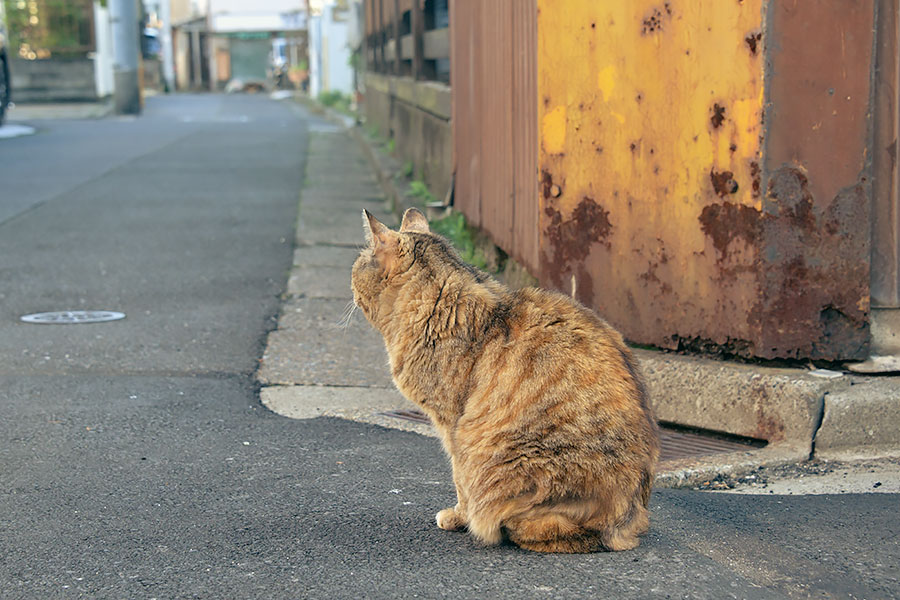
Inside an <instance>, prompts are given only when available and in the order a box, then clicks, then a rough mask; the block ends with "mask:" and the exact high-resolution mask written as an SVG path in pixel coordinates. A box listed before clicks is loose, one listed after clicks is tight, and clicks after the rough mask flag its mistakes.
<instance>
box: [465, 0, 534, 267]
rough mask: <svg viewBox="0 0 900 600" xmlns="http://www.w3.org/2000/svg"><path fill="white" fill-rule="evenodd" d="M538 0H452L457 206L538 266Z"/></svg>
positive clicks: (527, 263)
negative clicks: (489, 0) (486, 0)
mask: <svg viewBox="0 0 900 600" xmlns="http://www.w3.org/2000/svg"><path fill="white" fill-rule="evenodd" d="M536 27H537V1H536V0H492V1H491V2H482V1H479V0H454V1H453V2H451V3H450V35H451V42H450V49H451V50H450V52H451V59H450V61H451V66H450V68H451V73H450V85H451V88H452V90H453V120H452V122H453V145H454V172H455V185H456V191H455V198H456V200H455V205H456V207H457V208H458V209H459V210H461V211H462V212H463V213H464V214H465V215H466V217H467V219H468V220H469V222H470V223H472V224H473V225H476V226H479V227H481V228H482V229H483V230H484V231H486V232H487V233H488V234H489V235H490V236H491V237H492V238H493V240H494V242H495V243H496V244H497V245H498V246H500V247H501V248H503V249H504V250H506V251H507V252H508V253H509V254H510V255H511V256H512V257H513V258H515V259H516V260H517V261H519V262H520V263H522V264H523V265H524V266H526V267H527V268H528V269H530V270H532V272H536V270H537V268H538V260H537V257H538V242H539V238H538V218H539V215H538V211H539V206H538V193H537V181H538V179H537V45H536Z"/></svg>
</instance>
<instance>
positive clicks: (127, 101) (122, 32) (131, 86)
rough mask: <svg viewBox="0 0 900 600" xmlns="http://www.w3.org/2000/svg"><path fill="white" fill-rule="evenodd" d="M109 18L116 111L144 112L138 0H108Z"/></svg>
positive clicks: (127, 113)
mask: <svg viewBox="0 0 900 600" xmlns="http://www.w3.org/2000/svg"><path fill="white" fill-rule="evenodd" d="M109 20H110V24H111V25H112V34H113V35H112V38H113V40H112V41H113V56H114V57H115V60H114V63H113V76H114V82H115V87H116V91H115V96H114V106H115V111H116V114H119V115H136V114H139V113H140V112H141V92H140V88H139V86H138V52H139V50H140V41H139V40H138V16H137V0H109Z"/></svg>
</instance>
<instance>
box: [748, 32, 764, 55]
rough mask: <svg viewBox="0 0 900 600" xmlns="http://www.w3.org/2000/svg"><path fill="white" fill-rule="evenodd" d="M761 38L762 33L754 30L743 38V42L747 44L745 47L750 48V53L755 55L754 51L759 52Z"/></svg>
mask: <svg viewBox="0 0 900 600" xmlns="http://www.w3.org/2000/svg"><path fill="white" fill-rule="evenodd" d="M761 39H762V33H760V32H758V31H756V32H751V33H749V34H747V37H745V38H744V42H745V43H746V44H747V47H748V48H750V53H751V54H753V55H754V56H756V53H757V52H759V42H760V40H761Z"/></svg>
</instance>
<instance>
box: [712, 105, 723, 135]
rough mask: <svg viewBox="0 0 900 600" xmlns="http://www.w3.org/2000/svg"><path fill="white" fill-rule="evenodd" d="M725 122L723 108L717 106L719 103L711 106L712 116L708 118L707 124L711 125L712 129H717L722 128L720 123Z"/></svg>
mask: <svg viewBox="0 0 900 600" xmlns="http://www.w3.org/2000/svg"><path fill="white" fill-rule="evenodd" d="M724 121H725V107H724V106H721V105H719V103H718V102H717V103H715V104H713V107H712V116H711V117H710V118H709V122H710V123H712V126H713V129H718V128H719V127H721V126H722V123H723V122H724Z"/></svg>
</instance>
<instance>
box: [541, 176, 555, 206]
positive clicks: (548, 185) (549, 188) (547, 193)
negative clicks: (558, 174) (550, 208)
mask: <svg viewBox="0 0 900 600" xmlns="http://www.w3.org/2000/svg"><path fill="white" fill-rule="evenodd" d="M554 187H559V186H554V184H553V175H551V174H550V172H549V171H546V170H542V171H541V196H543V197H544V199H545V200H546V199H549V198H550V197H551V196H552V195H553V188H554Z"/></svg>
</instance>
